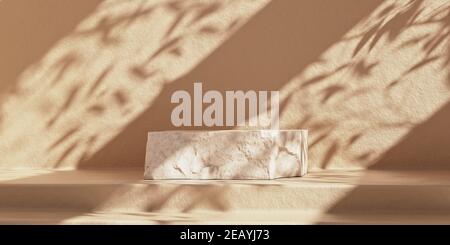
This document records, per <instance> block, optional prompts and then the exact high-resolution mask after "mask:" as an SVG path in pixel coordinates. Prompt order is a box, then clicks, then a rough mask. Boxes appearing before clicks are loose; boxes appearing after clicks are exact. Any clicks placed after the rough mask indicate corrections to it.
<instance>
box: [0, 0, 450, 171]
mask: <svg viewBox="0 0 450 245" xmlns="http://www.w3.org/2000/svg"><path fill="white" fill-rule="evenodd" d="M449 25H450V4H447V3H445V1H439V0H429V1H418V0H417V1H377V0H371V1H360V0H341V1H331V0H328V1H325V0H322V1H317V0H301V1H297V0H295V1H294V0H292V1H288V0H286V1H284V0H283V1H281V0H280V1H269V0H261V1H247V0H228V1H212V0H209V1H200V0H192V1H162V0H152V1H100V0H99V1H92V0H81V1H69V0H42V1H25V0H2V1H0V26H1V28H0V30H1V31H2V33H1V38H0V54H1V55H2V56H1V59H0V62H1V63H0V81H1V83H0V167H5V168H12V167H15V168H22V167H38V168H41V167H46V168H52V167H61V168H73V167H78V168H87V167H114V166H140V167H142V166H143V160H144V155H145V152H144V149H145V141H146V132H147V131H149V130H163V129H173V127H172V126H171V123H170V113H171V110H172V108H173V105H171V104H170V95H171V94H172V93H173V92H174V91H175V90H178V89H186V90H189V91H191V90H192V83H193V82H196V81H201V82H203V86H204V89H205V90H206V89H217V90H219V91H225V90H230V89H232V90H238V89H240V90H249V89H253V90H280V91H281V98H282V103H281V127H282V128H285V129H294V128H308V129H309V130H310V163H311V165H312V167H313V168H342V167H351V168H361V167H363V168H364V167H367V166H369V165H371V164H374V165H373V167H380V168H381V167H402V168H404V167H408V168H413V167H414V168H416V167H421V168H423V167H431V168H447V166H450V164H449V163H450V161H449V160H450V153H449V152H448V150H447V148H449V146H450V130H449V129H448V126H447V125H450V123H449V122H450V104H448V101H449V98H450V91H449V89H450V75H449V70H448V68H447V67H448V66H449V63H450V54H449V50H448V48H449V44H450V43H449V31H450V26H449Z"/></svg>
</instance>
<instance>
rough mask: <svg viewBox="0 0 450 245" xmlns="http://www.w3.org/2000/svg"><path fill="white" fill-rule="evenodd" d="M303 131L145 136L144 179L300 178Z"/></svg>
mask: <svg viewBox="0 0 450 245" xmlns="http://www.w3.org/2000/svg"><path fill="white" fill-rule="evenodd" d="M307 137H308V131H307V130H221V131H159V132H149V133H148V141H147V152H146V156H145V173H144V178H145V179H274V178H280V177H294V176H302V175H304V174H306V172H307V168H308V157H307V151H308V143H307Z"/></svg>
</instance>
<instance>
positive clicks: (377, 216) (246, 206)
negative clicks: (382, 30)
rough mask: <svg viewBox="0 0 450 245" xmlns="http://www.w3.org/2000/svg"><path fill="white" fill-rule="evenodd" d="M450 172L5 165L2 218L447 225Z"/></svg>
mask: <svg viewBox="0 0 450 245" xmlns="http://www.w3.org/2000/svg"><path fill="white" fill-rule="evenodd" d="M449 204H450V171H375V170H317V171H311V172H310V173H308V174H307V175H305V176H303V177H295V178H281V179H276V180H196V181H192V180H189V181H188V180H164V181H160V180H142V169H112V170H105V169H99V170H67V171H63V170H59V171H55V170H2V171H0V223H3V224H5V223H8V224H15V223H27V224H41V223H50V224H116V223H126V224H223V223H236V224H251V223H261V224H288V223H289V224H317V223H349V224H352V223H364V224H366V223H412V224H413V223H445V222H446V221H448V219H449V218H450V205H449Z"/></svg>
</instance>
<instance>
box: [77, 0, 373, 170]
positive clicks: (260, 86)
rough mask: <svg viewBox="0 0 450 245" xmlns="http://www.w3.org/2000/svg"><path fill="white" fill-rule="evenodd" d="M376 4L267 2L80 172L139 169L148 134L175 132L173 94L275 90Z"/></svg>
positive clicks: (352, 1)
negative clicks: (199, 87) (197, 88)
mask: <svg viewBox="0 0 450 245" xmlns="http://www.w3.org/2000/svg"><path fill="white" fill-rule="evenodd" d="M380 2H381V1H358V0H348V1H345V3H342V2H337V1H331V2H330V1H289V2H288V1H272V2H270V3H269V4H268V5H267V6H266V7H264V8H263V9H262V10H261V11H260V12H259V13H257V14H256V15H255V16H254V17H252V19H251V20H250V21H249V22H248V23H246V24H245V25H244V26H243V27H242V28H241V29H239V30H238V31H236V33H234V34H233V36H232V37H231V38H230V39H229V40H227V41H225V43H223V44H222V45H221V46H220V47H219V48H218V49H217V50H215V51H214V52H213V53H212V54H211V55H210V56H209V57H207V58H206V59H205V60H203V61H202V62H201V63H200V64H199V65H198V66H197V67H195V68H194V69H193V70H192V71H191V72H189V73H188V74H187V75H185V76H183V77H181V78H179V79H177V80H176V81H168V82H167V83H166V85H165V86H164V87H163V89H162V91H161V93H160V94H159V96H158V98H157V99H155V100H154V102H153V103H152V104H151V105H150V107H149V108H148V109H146V110H145V111H144V112H143V113H142V114H141V115H140V116H139V117H138V118H137V119H135V120H134V121H133V122H131V123H130V124H128V125H127V126H126V128H124V129H123V130H122V131H121V132H120V133H119V135H118V136H116V137H115V138H114V139H113V140H112V141H110V142H109V143H107V145H105V146H104V147H103V148H102V149H101V150H99V151H97V152H96V153H94V154H93V155H92V156H91V157H89V158H88V159H82V160H81V162H80V163H79V165H78V167H79V168H90V167H101V166H103V167H105V166H106V167H114V166H137V167H142V166H143V163H144V157H145V145H146V138H147V133H148V132H149V131H155V130H170V129H175V128H174V127H173V126H171V125H172V124H171V121H170V113H171V111H172V109H173V107H174V105H173V104H171V103H170V97H171V95H172V93H173V92H174V91H177V90H186V91H188V92H190V93H191V94H193V91H192V90H193V83H194V82H197V81H199V82H203V90H204V91H205V90H213V89H214V90H218V91H220V92H222V93H223V92H224V91H227V90H244V91H247V90H279V89H280V88H281V87H282V86H283V85H285V84H286V83H287V82H288V81H289V80H290V79H291V78H292V77H294V76H295V75H297V74H299V73H300V72H301V71H302V70H303V69H304V68H305V67H306V66H307V65H308V64H310V63H312V62H314V61H317V59H318V57H319V55H320V54H321V53H322V52H323V51H324V50H326V49H327V48H328V47H330V46H331V45H332V44H333V43H334V42H336V41H337V40H339V39H340V38H341V36H342V35H343V34H344V33H345V32H347V31H348V30H349V29H350V28H351V27H353V26H354V25H355V24H356V23H357V22H358V21H359V20H360V19H362V18H364V17H365V16H367V15H368V14H369V13H370V12H371V11H372V10H373V9H375V8H376V7H377V6H378V5H379V3H380ZM312 27H314V28H312ZM318 30H320V31H318ZM151 57H152V55H151V54H150V55H149V59H151ZM145 65H146V64H143V66H145ZM138 68H139V67H138ZM130 70H131V71H136V70H138V69H133V68H131V69H130ZM177 129H180V128H177ZM182 129H192V128H182ZM195 129H230V128H221V127H216V128H203V127H198V128H197V127H196V128H195Z"/></svg>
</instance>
